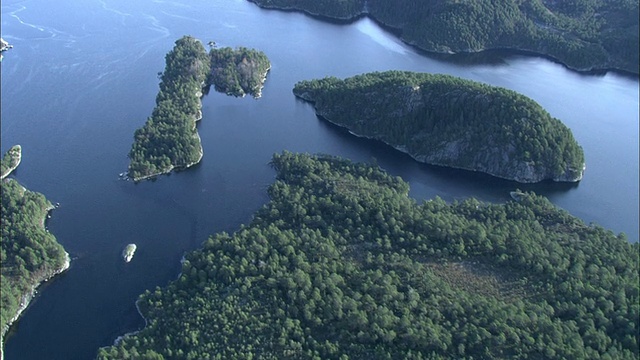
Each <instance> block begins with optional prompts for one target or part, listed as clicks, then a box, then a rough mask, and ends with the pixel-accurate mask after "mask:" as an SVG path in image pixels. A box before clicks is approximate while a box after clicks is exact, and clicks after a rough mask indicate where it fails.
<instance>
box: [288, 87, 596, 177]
mask: <svg viewBox="0 0 640 360" xmlns="http://www.w3.org/2000/svg"><path fill="white" fill-rule="evenodd" d="M295 96H296V97H298V98H300V99H302V100H305V101H307V102H309V103H311V104H313V106H314V110H315V112H316V115H317V116H318V117H320V118H321V119H323V120H325V121H327V122H329V123H331V124H333V125H335V126H338V127H339V128H341V129H344V130H346V131H348V132H349V133H350V134H351V135H354V136H356V137H359V138H365V139H369V140H376V141H380V142H382V143H383V144H385V145H387V146H390V147H392V148H394V149H396V150H398V151H400V152H402V153H405V154H407V155H409V156H410V157H411V158H412V159H414V160H415V161H417V162H420V163H423V164H428V165H434V166H441V167H446V168H451V169H459V170H466V171H473V172H480V173H483V174H487V175H490V176H493V177H497V178H500V179H505V180H510V181H516V182H519V183H523V184H531V183H538V182H541V181H545V180H552V181H554V182H578V181H580V180H582V177H583V175H584V171H585V169H586V165H584V164H583V168H582V169H580V171H577V170H576V169H567V170H571V172H578V173H579V174H578V176H576V177H572V178H570V177H568V175H566V174H567V173H568V172H566V173H565V175H566V176H564V177H553V178H549V177H548V176H546V173H544V172H542V173H541V172H538V173H536V169H535V168H534V167H533V165H531V164H528V163H519V164H518V169H514V171H513V173H512V176H506V175H505V174H503V173H500V172H497V171H492V169H491V168H490V167H486V168H481V167H476V168H471V167H465V166H458V165H455V164H450V163H444V162H439V161H437V160H436V159H434V157H437V156H436V155H431V157H429V156H427V155H419V154H416V153H414V152H412V151H410V150H409V149H408V148H407V147H406V146H404V145H398V144H391V143H389V142H387V141H385V140H384V139H382V138H379V137H376V136H371V135H362V134H358V133H356V132H354V131H353V130H351V129H349V128H348V127H347V126H345V125H342V124H339V123H337V122H335V121H333V120H331V119H330V118H329V116H328V114H326V113H324V112H323V111H322V110H321V109H319V108H318V107H317V106H316V105H317V104H316V102H315V101H314V100H313V98H312V97H311V96H310V94H308V93H300V94H295ZM448 145H452V146H454V147H455V145H459V144H455V143H452V144H448ZM540 174H542V175H540Z"/></svg>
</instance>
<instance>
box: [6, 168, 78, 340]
mask: <svg viewBox="0 0 640 360" xmlns="http://www.w3.org/2000/svg"><path fill="white" fill-rule="evenodd" d="M0 192H1V194H2V227H1V233H2V246H1V248H0V305H1V306H0V329H1V334H2V335H0V342H1V339H2V336H3V335H4V333H5V332H6V331H7V329H8V325H9V324H10V322H11V321H12V319H14V318H15V316H16V315H17V314H18V311H19V309H20V308H22V307H23V306H26V303H28V302H29V300H30V297H31V296H32V292H33V289H34V288H35V287H36V286H38V284H40V283H41V282H42V281H44V280H45V279H48V278H50V277H51V276H53V275H55V274H56V273H58V272H60V271H62V270H64V269H66V267H67V266H68V261H69V258H68V255H67V253H66V252H65V251H64V249H63V248H62V245H60V244H59V243H58V242H57V241H56V239H55V237H54V236H53V235H51V234H50V233H49V232H48V231H46V230H45V228H44V219H45V217H46V215H47V212H48V211H49V210H50V209H52V208H53V206H52V205H51V203H50V202H49V201H48V200H47V199H46V198H45V197H44V196H43V195H42V194H39V193H35V192H31V191H29V190H26V189H25V188H23V187H22V186H21V185H20V184H18V182H17V181H15V180H12V179H6V180H3V181H2V182H0Z"/></svg>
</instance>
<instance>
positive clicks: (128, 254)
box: [122, 244, 137, 262]
mask: <svg viewBox="0 0 640 360" xmlns="http://www.w3.org/2000/svg"><path fill="white" fill-rule="evenodd" d="M136 248H137V247H136V244H129V245H127V246H126V247H125V248H124V250H123V251H122V258H123V259H124V262H130V261H131V259H133V254H135V253H136Z"/></svg>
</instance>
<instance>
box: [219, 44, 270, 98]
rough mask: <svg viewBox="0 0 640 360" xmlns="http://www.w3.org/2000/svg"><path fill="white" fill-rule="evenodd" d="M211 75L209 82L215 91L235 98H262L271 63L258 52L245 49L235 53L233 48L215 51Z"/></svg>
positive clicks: (239, 49) (242, 48) (237, 50)
mask: <svg viewBox="0 0 640 360" xmlns="http://www.w3.org/2000/svg"><path fill="white" fill-rule="evenodd" d="M209 55H210V56H211V74H210V75H209V79H208V81H207V83H208V84H213V85H214V86H215V89H216V91H219V92H222V93H225V94H227V95H233V96H244V95H245V94H250V95H252V96H253V97H254V98H258V97H260V92H261V89H262V85H263V84H264V80H265V79H266V76H267V72H268V71H269V69H270V68H271V63H270V62H269V59H268V58H267V56H266V55H265V54H264V53H263V52H261V51H258V50H254V49H247V48H244V47H240V48H237V49H235V50H233V49H232V48H230V47H225V48H220V49H216V48H212V49H211V51H210V52H209Z"/></svg>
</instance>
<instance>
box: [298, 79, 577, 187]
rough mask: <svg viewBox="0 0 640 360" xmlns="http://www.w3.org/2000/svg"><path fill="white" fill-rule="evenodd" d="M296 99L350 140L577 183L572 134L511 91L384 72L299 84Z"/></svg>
mask: <svg viewBox="0 0 640 360" xmlns="http://www.w3.org/2000/svg"><path fill="white" fill-rule="evenodd" d="M293 92H294V94H295V95H296V96H297V97H299V98H301V99H304V100H307V101H310V102H313V103H314V106H315V109H316V113H317V114H318V115H319V116H320V117H322V118H324V119H326V120H327V121H330V122H332V123H334V124H336V125H339V126H342V127H345V128H347V129H349V131H350V132H352V133H353V134H354V135H357V136H362V137H366V138H371V139H376V140H380V141H382V142H384V143H386V144H388V145H390V146H392V147H394V148H396V149H398V150H400V151H403V152H405V153H407V154H409V155H411V156H412V157H413V158H414V159H416V160H417V161H420V162H424V163H428V164H432V165H440V166H447V167H453V168H459V169H465V170H471V171H479V172H483V173H487V174H490V175H493V176H496V177H500V178H504V179H509V180H514V181H518V182H521V183H535V182H539V181H543V180H547V179H550V180H553V181H560V182H575V181H579V180H581V179H582V176H583V173H584V169H585V164H584V154H583V151H582V148H581V147H580V146H579V145H578V144H577V142H576V141H575V139H574V138H573V135H572V134H571V131H570V130H569V129H568V128H567V127H566V126H565V125H563V124H562V123H561V122H560V121H559V120H558V119H555V118H552V117H551V116H550V115H549V114H548V113H547V112H546V111H544V109H542V107H541V106H540V105H538V104H537V103H535V102H534V101H533V100H531V99H529V98H527V97H525V96H523V95H520V94H518V93H516V92H514V91H510V90H507V89H502V88H498V87H493V86H488V85H485V84H481V83H477V82H472V81H468V80H463V79H460V78H455V77H452V76H446V75H431V74H422V73H411V72H400V71H389V72H384V73H371V74H364V75H359V76H355V77H353V78H349V79H345V80H339V79H336V78H325V79H322V80H313V81H303V82H300V83H298V84H296V86H295V88H294V90H293Z"/></svg>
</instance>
